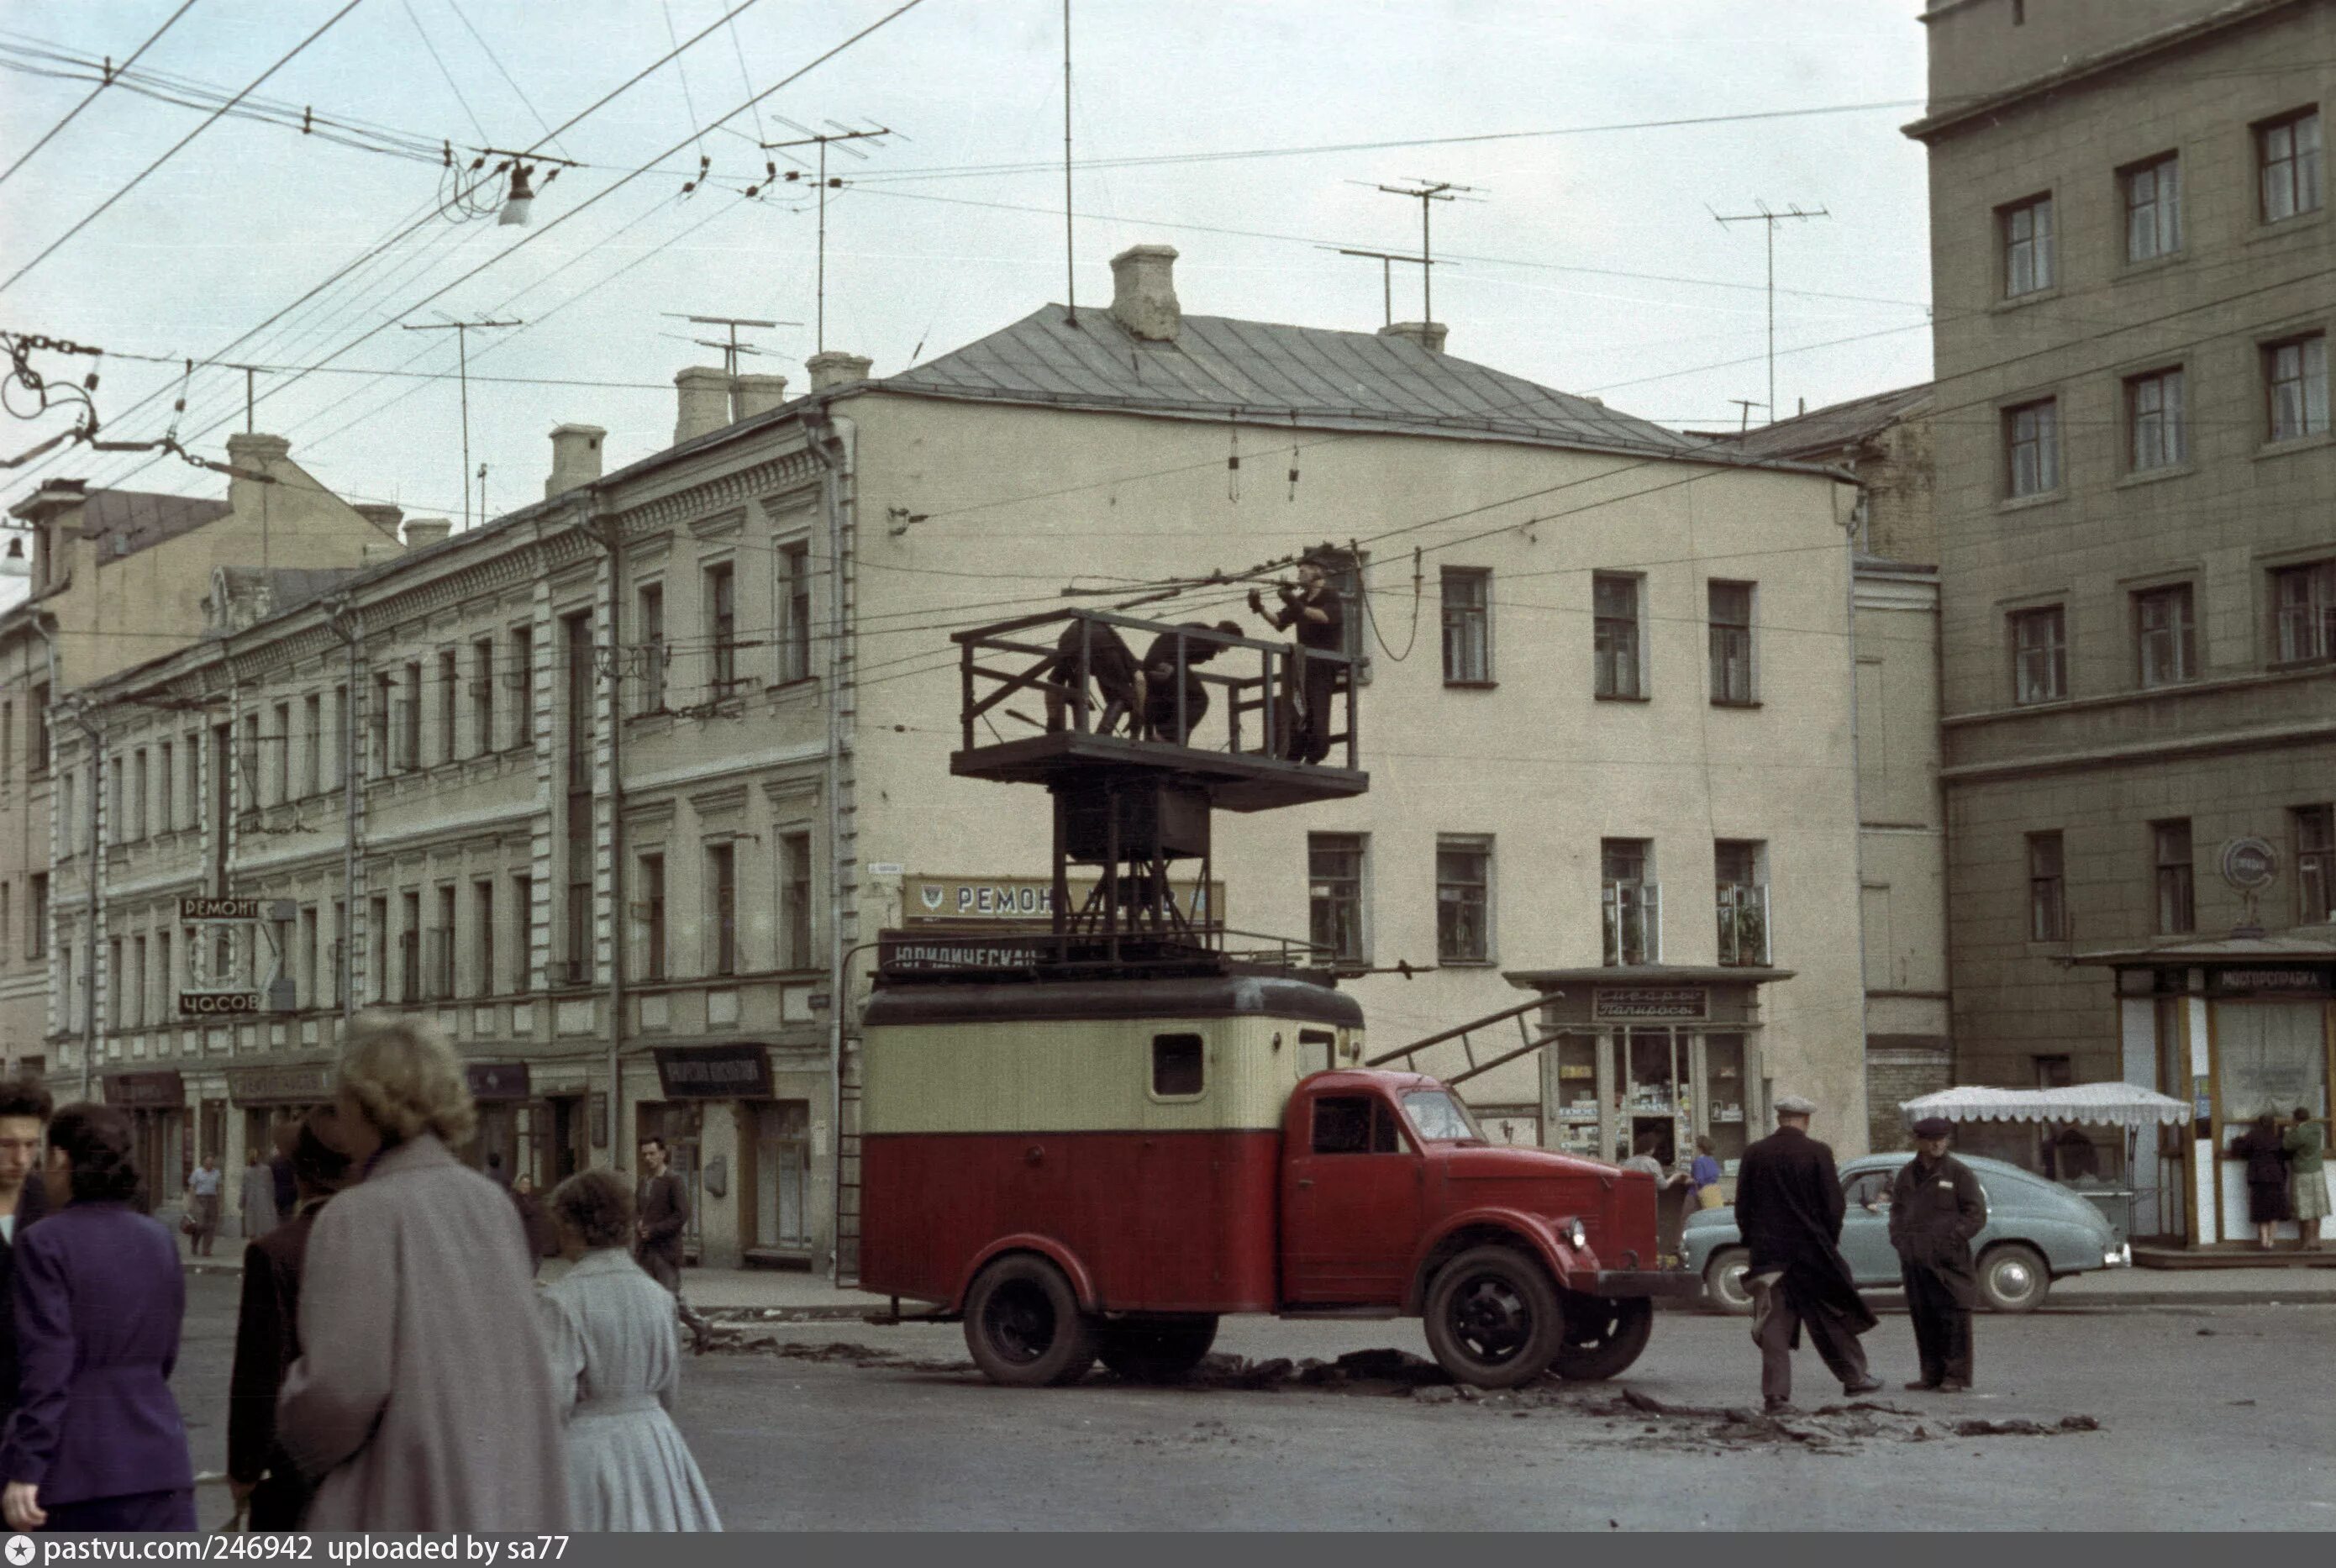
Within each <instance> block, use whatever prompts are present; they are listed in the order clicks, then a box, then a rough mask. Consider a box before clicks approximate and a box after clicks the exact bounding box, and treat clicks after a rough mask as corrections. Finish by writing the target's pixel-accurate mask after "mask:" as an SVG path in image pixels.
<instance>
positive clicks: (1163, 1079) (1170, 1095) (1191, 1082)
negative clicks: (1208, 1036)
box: [1152, 1035, 1203, 1099]
mask: <svg viewBox="0 0 2336 1568" xmlns="http://www.w3.org/2000/svg"><path fill="white" fill-rule="evenodd" d="M1202 1078H1203V1071H1202V1045H1201V1037H1200V1036H1198V1035H1154V1036H1153V1037H1152V1092H1153V1094H1155V1095H1157V1096H1161V1097H1162V1098H1163V1099H1190V1098H1192V1096H1195V1095H1197V1094H1199V1093H1200V1092H1201V1089H1202Z"/></svg>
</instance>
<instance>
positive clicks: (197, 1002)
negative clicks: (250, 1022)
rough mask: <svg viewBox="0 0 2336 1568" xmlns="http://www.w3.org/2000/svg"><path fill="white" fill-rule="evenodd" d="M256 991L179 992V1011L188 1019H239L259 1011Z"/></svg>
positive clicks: (259, 999)
mask: <svg viewBox="0 0 2336 1568" xmlns="http://www.w3.org/2000/svg"><path fill="white" fill-rule="evenodd" d="M260 1001H261V998H260V995H259V993H258V991H180V993H179V1011H180V1013H181V1014H183V1015H185V1016H186V1017H188V1018H240V1017H243V1016H245V1015H247V1014H250V1013H257V1012H258V1011H259V1010H260Z"/></svg>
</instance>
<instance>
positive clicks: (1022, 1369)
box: [965, 1252, 1095, 1388]
mask: <svg viewBox="0 0 2336 1568" xmlns="http://www.w3.org/2000/svg"><path fill="white" fill-rule="evenodd" d="M965 1347H966V1349H968V1350H970V1351H972V1352H973V1364H974V1365H975V1366H977V1367H978V1368H981V1370H982V1375H983V1376H985V1377H987V1378H988V1379H989V1380H990V1381H991V1382H993V1383H1002V1384H1004V1385H1005V1386H1006V1387H1007V1388H1046V1387H1048V1386H1050V1385H1054V1384H1060V1383H1076V1382H1077V1381H1078V1380H1079V1379H1080V1378H1084V1377H1085V1376H1086V1374H1087V1368H1090V1367H1092V1366H1094V1365H1095V1322H1094V1320H1092V1319H1090V1318H1089V1317H1088V1316H1087V1315H1086V1314H1085V1313H1084V1312H1082V1311H1080V1310H1079V1299H1078V1297H1077V1296H1076V1295H1075V1294H1073V1293H1072V1290H1071V1282H1070V1281H1068V1280H1066V1279H1065V1278H1063V1271H1061V1270H1060V1269H1057V1268H1056V1267H1055V1265H1054V1264H1052V1263H1050V1262H1048V1261H1046V1259H1044V1258H1040V1257H1034V1256H1033V1255H1031V1254H1030V1253H1027V1252H1020V1253H1017V1254H1015V1255H1014V1256H1012V1257H1010V1258H1000V1259H999V1260H998V1261H997V1262H995V1263H992V1264H990V1265H989V1267H988V1268H987V1269H984V1270H983V1271H981V1277H980V1278H979V1279H978V1280H976V1281H974V1282H973V1289H972V1290H968V1291H967V1292H966V1299H965Z"/></svg>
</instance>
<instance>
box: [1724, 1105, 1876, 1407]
mask: <svg viewBox="0 0 2336 1568" xmlns="http://www.w3.org/2000/svg"><path fill="white" fill-rule="evenodd" d="M1775 1104H1776V1131H1775V1132H1774V1133H1771V1134H1770V1135H1768V1136H1767V1137H1765V1138H1763V1139H1761V1140H1760V1141H1759V1142H1758V1143H1757V1144H1753V1145H1752V1146H1751V1147H1750V1148H1748V1149H1747V1150H1745V1151H1744V1160H1743V1163H1742V1164H1740V1165H1738V1166H1737V1173H1736V1223H1737V1229H1738V1230H1739V1231H1740V1232H1742V1233H1743V1237H1744V1244H1745V1246H1746V1247H1747V1249H1749V1250H1750V1252H1751V1258H1750V1261H1749V1262H1748V1263H1747V1267H1746V1269H1745V1273H1744V1281H1745V1283H1746V1284H1747V1286H1749V1287H1750V1288H1751V1290H1752V1341H1753V1343H1754V1344H1756V1345H1758V1346H1759V1347H1760V1395H1761V1398H1763V1399H1764V1400H1765V1401H1766V1402H1767V1407H1768V1408H1769V1409H1771V1410H1776V1409H1781V1408H1783V1407H1785V1406H1786V1405H1788V1404H1790V1403H1791V1402H1792V1398H1793V1352H1794V1351H1795V1350H1796V1349H1798V1348H1799V1347H1800V1342H1801V1325H1802V1324H1804V1323H1806V1324H1807V1325H1808V1329H1809V1338H1810V1339H1812V1340H1813V1341H1815V1344H1816V1348H1817V1355H1818V1356H1819V1357H1820V1358H1821V1359H1823V1360H1824V1361H1825V1367H1826V1369H1827V1370H1829V1371H1831V1372H1832V1373H1833V1375H1834V1376H1835V1377H1836V1378H1840V1379H1841V1387H1842V1392H1843V1393H1844V1394H1850V1395H1856V1394H1869V1393H1872V1392H1873V1391H1874V1389H1876V1388H1880V1387H1882V1380H1881V1379H1880V1378H1875V1377H1874V1376H1872V1375H1871V1374H1870V1373H1868V1372H1867V1370H1866V1368H1865V1348H1864V1346H1862V1345H1860V1344H1859V1343H1858V1342H1857V1337H1858V1336H1859V1335H1860V1334H1863V1333H1864V1332H1865V1331H1866V1330H1867V1329H1871V1328H1873V1327H1874V1313H1873V1312H1872V1311H1871V1310H1869V1309H1868V1308H1867V1307H1866V1305H1865V1302H1864V1300H1862V1299H1861V1298H1860V1297H1859V1296H1858V1293H1857V1285H1856V1282H1855V1280H1854V1277H1853V1276H1852V1275H1851V1273H1850V1271H1849V1264H1848V1262H1847V1261H1845V1260H1844V1258H1843V1257H1842V1255H1841V1219H1842V1212H1843V1209H1844V1200H1843V1198H1842V1193H1841V1174H1840V1173H1839V1172H1837V1171H1836V1170H1835V1169H1834V1163H1833V1151H1832V1150H1831V1149H1830V1148H1828V1147H1826V1146H1825V1144H1820V1143H1818V1142H1817V1141H1816V1140H1815V1138H1812V1137H1810V1136H1809V1118H1810V1117H1811V1116H1812V1115H1815V1112H1816V1106H1815V1105H1813V1104H1811V1103H1810V1102H1809V1101H1807V1100H1805V1099H1803V1098H1802V1097H1801V1096H1798V1095H1780V1096H1777V1097H1776V1102H1775Z"/></svg>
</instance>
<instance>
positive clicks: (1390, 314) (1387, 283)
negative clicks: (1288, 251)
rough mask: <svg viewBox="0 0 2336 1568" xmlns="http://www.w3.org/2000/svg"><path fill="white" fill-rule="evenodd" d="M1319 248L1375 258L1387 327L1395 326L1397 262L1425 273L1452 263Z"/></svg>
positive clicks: (1389, 252) (1346, 248) (1334, 247)
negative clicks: (1427, 270) (1428, 269)
mask: <svg viewBox="0 0 2336 1568" xmlns="http://www.w3.org/2000/svg"><path fill="white" fill-rule="evenodd" d="M1321 248H1322V249H1324V250H1335V251H1337V252H1338V254H1339V255H1341V256H1368V257H1371V258H1375V259H1376V260H1377V262H1378V264H1379V291H1380V293H1381V295H1382V296H1383V300H1384V307H1385V309H1386V311H1387V326H1394V325H1395V264H1396V263H1397V262H1398V261H1400V262H1402V263H1404V264H1405V265H1406V266H1407V267H1416V268H1420V269H1421V270H1422V271H1425V270H1426V269H1427V268H1431V267H1437V266H1443V267H1449V266H1451V265H1452V263H1450V262H1448V261H1445V262H1438V261H1436V258H1433V257H1428V256H1406V255H1404V254H1403V253H1402V252H1400V251H1392V250H1358V249H1356V248H1352V247H1351V246H1345V245H1325V246H1322V247H1321Z"/></svg>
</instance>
